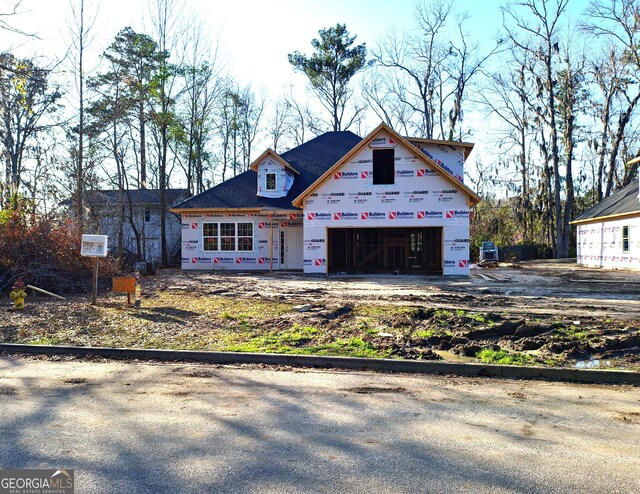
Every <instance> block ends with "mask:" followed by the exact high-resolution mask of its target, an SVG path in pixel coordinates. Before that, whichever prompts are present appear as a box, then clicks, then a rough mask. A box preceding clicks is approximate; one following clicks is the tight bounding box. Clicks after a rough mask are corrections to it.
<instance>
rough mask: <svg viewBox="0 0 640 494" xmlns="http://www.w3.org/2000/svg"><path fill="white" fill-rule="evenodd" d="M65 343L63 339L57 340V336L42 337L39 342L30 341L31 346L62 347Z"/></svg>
mask: <svg viewBox="0 0 640 494" xmlns="http://www.w3.org/2000/svg"><path fill="white" fill-rule="evenodd" d="M63 343H64V341H63V340H62V339H61V338H57V337H55V336H42V337H41V338H38V339H37V340H33V341H29V342H28V344H29V345H60V344H63Z"/></svg>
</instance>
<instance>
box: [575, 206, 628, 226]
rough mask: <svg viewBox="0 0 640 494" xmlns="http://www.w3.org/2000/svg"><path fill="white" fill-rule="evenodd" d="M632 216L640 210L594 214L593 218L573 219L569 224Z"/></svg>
mask: <svg viewBox="0 0 640 494" xmlns="http://www.w3.org/2000/svg"><path fill="white" fill-rule="evenodd" d="M632 216H640V210H638V211H630V212H628V213H616V214H609V215H606V216H596V217H595V218H586V219H584V220H573V221H570V222H569V224H570V225H581V224H584V223H598V222H599V221H607V220H611V219H623V218H629V217H632Z"/></svg>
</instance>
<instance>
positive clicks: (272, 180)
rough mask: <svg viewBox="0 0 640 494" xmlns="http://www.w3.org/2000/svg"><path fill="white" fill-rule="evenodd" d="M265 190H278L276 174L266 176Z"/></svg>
mask: <svg viewBox="0 0 640 494" xmlns="http://www.w3.org/2000/svg"><path fill="white" fill-rule="evenodd" d="M265 189H266V190H276V174H275V173H267V174H266V175H265Z"/></svg>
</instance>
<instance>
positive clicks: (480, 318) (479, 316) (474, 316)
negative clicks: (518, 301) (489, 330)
mask: <svg viewBox="0 0 640 494" xmlns="http://www.w3.org/2000/svg"><path fill="white" fill-rule="evenodd" d="M467 317H468V318H469V319H471V320H473V321H476V322H479V323H486V322H487V318H486V317H485V316H483V315H482V314H476V313H473V312H470V313H469V314H467ZM492 322H493V321H492Z"/></svg>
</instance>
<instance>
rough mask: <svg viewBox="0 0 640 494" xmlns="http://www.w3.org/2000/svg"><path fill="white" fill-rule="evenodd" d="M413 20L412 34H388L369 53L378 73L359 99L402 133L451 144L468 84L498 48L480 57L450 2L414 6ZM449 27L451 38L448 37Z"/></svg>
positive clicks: (457, 132) (458, 130)
mask: <svg viewBox="0 0 640 494" xmlns="http://www.w3.org/2000/svg"><path fill="white" fill-rule="evenodd" d="M415 21H416V30H415V32H414V33H411V34H398V33H396V32H393V31H392V32H390V33H388V34H387V35H386V37H385V38H384V39H383V40H382V42H381V43H379V45H378V47H377V49H376V50H374V52H373V58H374V60H375V62H376V63H377V65H378V66H379V67H380V68H381V69H382V71H381V72H380V75H379V76H377V77H376V78H374V79H373V80H370V81H369V82H368V83H367V84H366V85H365V88H364V89H365V95H366V96H367V98H368V100H369V102H370V103H371V102H373V107H374V112H376V113H377V114H381V113H382V117H383V119H384V120H385V121H387V122H389V123H391V122H396V123H399V124H400V125H401V126H402V127H404V128H405V129H406V130H405V132H407V131H409V129H411V133H414V134H416V133H417V134H418V135H420V136H423V137H427V138H429V139H434V138H438V137H439V138H441V139H449V140H452V139H454V137H459V136H460V135H461V134H462V130H461V128H460V123H461V121H462V119H463V113H464V112H463V106H464V102H465V99H466V96H467V92H468V89H469V84H470V82H471V80H472V79H473V78H474V77H475V76H476V74H478V72H479V71H480V69H481V67H482V66H483V65H484V63H485V62H486V60H487V59H488V58H489V57H490V56H492V55H493V53H495V51H496V50H497V49H498V46H496V47H495V48H494V49H493V50H491V51H490V52H489V53H486V54H482V53H481V52H480V49H479V47H478V45H477V44H476V43H472V42H471V41H470V40H469V37H468V35H467V34H466V32H465V28H464V25H465V22H466V21H467V17H466V16H456V15H455V13H454V10H453V2H452V0H436V1H434V2H429V3H427V2H424V3H421V4H419V5H418V7H417V9H416V15H415ZM452 22H453V23H454V24H455V28H456V31H457V35H456V36H455V37H450V35H449V30H448V29H449V27H450V25H451V24H452ZM389 95H392V96H393V98H390V96H389ZM394 100H395V103H392V104H389V103H390V101H394ZM411 114H413V115H415V116H417V117H418V118H415V117H414V118H410V116H411Z"/></svg>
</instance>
